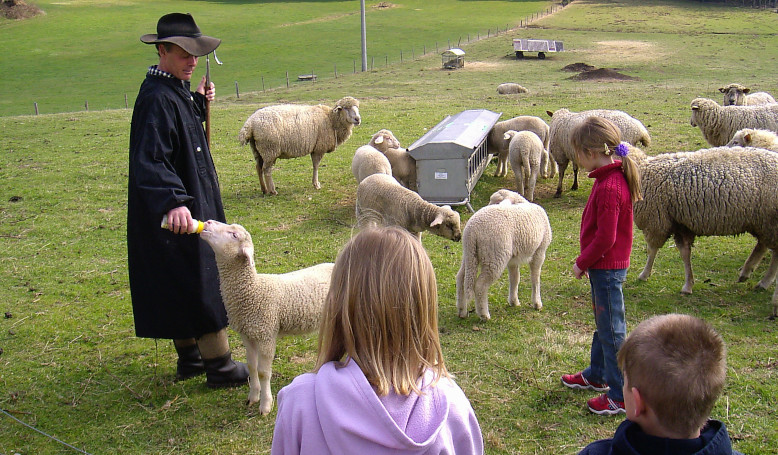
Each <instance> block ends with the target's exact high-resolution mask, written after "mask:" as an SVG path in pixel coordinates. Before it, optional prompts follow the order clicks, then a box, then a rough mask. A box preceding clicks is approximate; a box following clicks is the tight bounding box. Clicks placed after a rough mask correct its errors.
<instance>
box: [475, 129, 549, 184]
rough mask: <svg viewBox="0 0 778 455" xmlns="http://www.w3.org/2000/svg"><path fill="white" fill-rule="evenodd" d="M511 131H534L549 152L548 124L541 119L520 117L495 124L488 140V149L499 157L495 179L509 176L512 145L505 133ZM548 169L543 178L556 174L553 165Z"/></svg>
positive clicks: (545, 170)
mask: <svg viewBox="0 0 778 455" xmlns="http://www.w3.org/2000/svg"><path fill="white" fill-rule="evenodd" d="M509 130H513V131H532V132H533V133H535V134H537V135H538V137H539V138H540V140H541V141H542V142H543V148H544V149H546V150H548V138H549V135H548V132H549V127H548V123H546V122H545V121H543V119H542V118H540V117H533V116H531V115H520V116H518V117H513V118H511V119H508V120H503V121H501V122H497V123H495V124H494V126H493V127H492V129H491V130H490V131H489V135H488V136H487V138H486V147H487V150H489V153H491V154H492V155H493V156H496V157H497V169H496V170H495V172H494V176H495V177H505V176H506V175H508V145H509V144H510V141H511V140H510V138H508V139H506V138H505V133H506V132H508V131H509ZM547 167H548V169H543V171H542V174H543V177H547V176H548V174H549V173H550V174H551V175H550V176H551V177H553V176H554V173H555V172H556V169H555V167H553V163H550V162H549V163H548V166H547Z"/></svg>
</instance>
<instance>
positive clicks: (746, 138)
mask: <svg viewBox="0 0 778 455" xmlns="http://www.w3.org/2000/svg"><path fill="white" fill-rule="evenodd" d="M743 143H744V144H750V143H751V133H746V134H744V135H743Z"/></svg>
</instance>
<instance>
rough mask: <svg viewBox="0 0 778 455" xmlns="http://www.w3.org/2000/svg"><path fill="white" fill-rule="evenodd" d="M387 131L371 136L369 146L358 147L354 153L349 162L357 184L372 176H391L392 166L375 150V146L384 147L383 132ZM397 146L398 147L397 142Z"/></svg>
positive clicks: (379, 151) (384, 136) (384, 134)
mask: <svg viewBox="0 0 778 455" xmlns="http://www.w3.org/2000/svg"><path fill="white" fill-rule="evenodd" d="M387 131H388V130H380V131H379V132H377V133H376V134H374V135H373V137H372V138H371V139H370V143H369V144H367V145H363V146H361V147H359V148H358V149H357V151H356V152H354V158H353V159H352V160H351V172H352V173H353V174H354V178H355V179H357V183H359V182H361V181H362V180H364V179H365V177H367V176H368V175H372V174H386V175H392V165H391V163H389V159H388V158H387V157H386V155H384V154H383V153H381V150H379V149H378V148H377V146H379V147H383V146H385V144H386V142H387V141H386V133H385V132H387ZM389 134H391V132H389ZM392 138H394V136H392ZM395 142H396V140H395ZM397 144H398V145H399V142H398V143H397Z"/></svg>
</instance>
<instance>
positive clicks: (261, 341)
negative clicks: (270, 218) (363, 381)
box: [200, 220, 334, 414]
mask: <svg viewBox="0 0 778 455" xmlns="http://www.w3.org/2000/svg"><path fill="white" fill-rule="evenodd" d="M200 237H201V238H202V239H203V240H205V241H206V242H207V243H208V245H210V246H211V248H212V249H213V252H214V254H215V255H216V266H217V267H218V269H219V286H220V289H221V294H222V300H223V301H224V307H225V308H226V309H227V317H228V318H229V322H230V327H232V329H233V330H235V331H236V332H238V333H239V334H240V336H241V338H242V339H243V345H244V346H245V347H246V360H247V363H248V367H249V398H248V404H249V405H252V404H254V403H256V402H259V412H260V414H267V413H269V412H270V410H271V409H272V408H273V395H272V393H271V391H270V377H271V376H272V367H273V356H275V351H276V339H277V338H278V337H279V336H282V335H291V334H301V333H308V332H313V331H315V330H317V329H318V328H319V322H320V321H321V309H322V307H323V306H324V299H325V298H326V297H327V291H328V290H329V286H330V276H331V275H332V267H333V265H334V264H332V263H323V264H318V265H315V266H313V267H308V268H305V269H302V270H297V271H294V272H289V273H285V274H279V275H274V274H273V275H271V274H260V273H257V271H256V268H255V266H254V243H253V242H252V240H251V235H250V234H249V233H248V231H246V229H244V228H243V227H242V226H240V225H237V224H232V225H229V224H224V223H220V222H218V221H213V220H209V221H206V222H205V229H203V232H202V233H201V234H200Z"/></svg>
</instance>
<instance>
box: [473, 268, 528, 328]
mask: <svg viewBox="0 0 778 455" xmlns="http://www.w3.org/2000/svg"><path fill="white" fill-rule="evenodd" d="M494 272H495V270H493V269H491V268H487V267H484V266H481V273H480V274H479V275H478V277H476V279H475V314H477V315H478V317H480V318H481V320H483V321H488V320H489V319H491V318H492V316H491V315H490V314H489V287H490V286H491V285H492V283H494V282H495V281H496V280H497V278H499V277H500V274H501V273H502V270H498V271H497V272H498V273H494ZM516 279H517V280H518V277H517V278H516ZM517 286H518V284H517ZM516 302H517V304H518V297H517V298H516Z"/></svg>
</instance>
